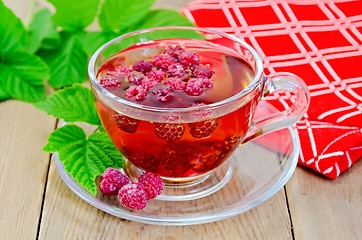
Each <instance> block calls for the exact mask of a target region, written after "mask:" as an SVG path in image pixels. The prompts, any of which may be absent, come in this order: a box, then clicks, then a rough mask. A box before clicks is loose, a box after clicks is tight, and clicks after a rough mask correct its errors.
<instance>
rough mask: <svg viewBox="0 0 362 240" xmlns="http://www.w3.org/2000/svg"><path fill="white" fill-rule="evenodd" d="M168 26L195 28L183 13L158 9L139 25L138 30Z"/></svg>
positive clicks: (149, 13) (146, 16)
mask: <svg viewBox="0 0 362 240" xmlns="http://www.w3.org/2000/svg"><path fill="white" fill-rule="evenodd" d="M166 26H194V25H193V24H192V23H191V22H190V21H189V20H188V19H187V18H186V17H185V16H183V15H182V14H181V13H179V12H177V11H174V10H170V9H157V10H152V11H149V12H148V13H147V14H146V15H145V16H144V18H143V21H140V24H139V25H137V29H145V28H151V27H166Z"/></svg>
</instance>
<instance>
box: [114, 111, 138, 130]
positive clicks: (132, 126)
mask: <svg viewBox="0 0 362 240" xmlns="http://www.w3.org/2000/svg"><path fill="white" fill-rule="evenodd" d="M112 119H113V121H114V122H115V123H116V125H117V127H118V128H119V129H121V130H123V131H125V132H128V133H135V132H136V131H137V128H138V123H139V122H140V121H139V120H137V119H134V118H130V117H127V116H124V115H122V114H119V113H113V114H112Z"/></svg>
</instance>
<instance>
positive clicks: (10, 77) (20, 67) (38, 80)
mask: <svg viewBox="0 0 362 240" xmlns="http://www.w3.org/2000/svg"><path fill="white" fill-rule="evenodd" d="M48 77H49V71H48V67H47V65H46V64H45V63H44V62H43V61H42V59H41V58H39V57H37V56H35V55H32V54H30V53H28V52H23V51H10V52H8V53H6V54H5V55H4V57H3V59H2V62H1V63H0V82H1V85H2V86H3V89H5V91H6V92H7V93H8V94H9V95H10V96H11V97H13V98H15V99H18V100H23V101H27V102H37V101H41V100H44V99H45V97H46V96H45V87H44V84H43V80H45V79H46V78H48Z"/></svg>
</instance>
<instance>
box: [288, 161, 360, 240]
mask: <svg viewBox="0 0 362 240" xmlns="http://www.w3.org/2000/svg"><path fill="white" fill-rule="evenodd" d="M286 189H287V195H288V200H289V206H290V211H291V216H292V222H293V226H294V234H295V239H296V240H307V239H346V240H349V239H351V240H354V239H361V233H362V194H361V192H362V161H359V162H357V163H356V164H355V165H354V166H352V168H351V169H349V170H348V171H347V172H345V173H343V174H342V175H341V176H339V177H338V178H337V179H335V180H329V179H326V178H324V177H321V176H318V175H316V174H315V173H314V172H312V171H309V170H306V169H304V168H302V167H300V168H297V170H296V172H295V173H294V176H293V178H292V179H291V180H290V181H289V183H288V184H287V188H286Z"/></svg>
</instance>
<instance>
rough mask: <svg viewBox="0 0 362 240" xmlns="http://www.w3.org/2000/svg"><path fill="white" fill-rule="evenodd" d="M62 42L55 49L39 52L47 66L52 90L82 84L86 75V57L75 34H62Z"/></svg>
mask: <svg viewBox="0 0 362 240" xmlns="http://www.w3.org/2000/svg"><path fill="white" fill-rule="evenodd" d="M61 38H62V42H61V44H60V46H59V47H58V48H57V49H53V50H41V51H40V52H39V56H41V57H42V58H43V60H44V61H45V62H46V63H47V64H48V66H49V68H50V74H51V77H50V79H49V83H50V85H52V86H53V87H54V88H61V87H64V86H69V85H72V84H74V83H82V82H84V80H85V77H86V74H87V63H88V56H87V54H86V53H85V51H84V49H83V46H82V43H81V42H80V40H79V38H78V36H77V35H75V34H71V33H67V32H62V33H61Z"/></svg>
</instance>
